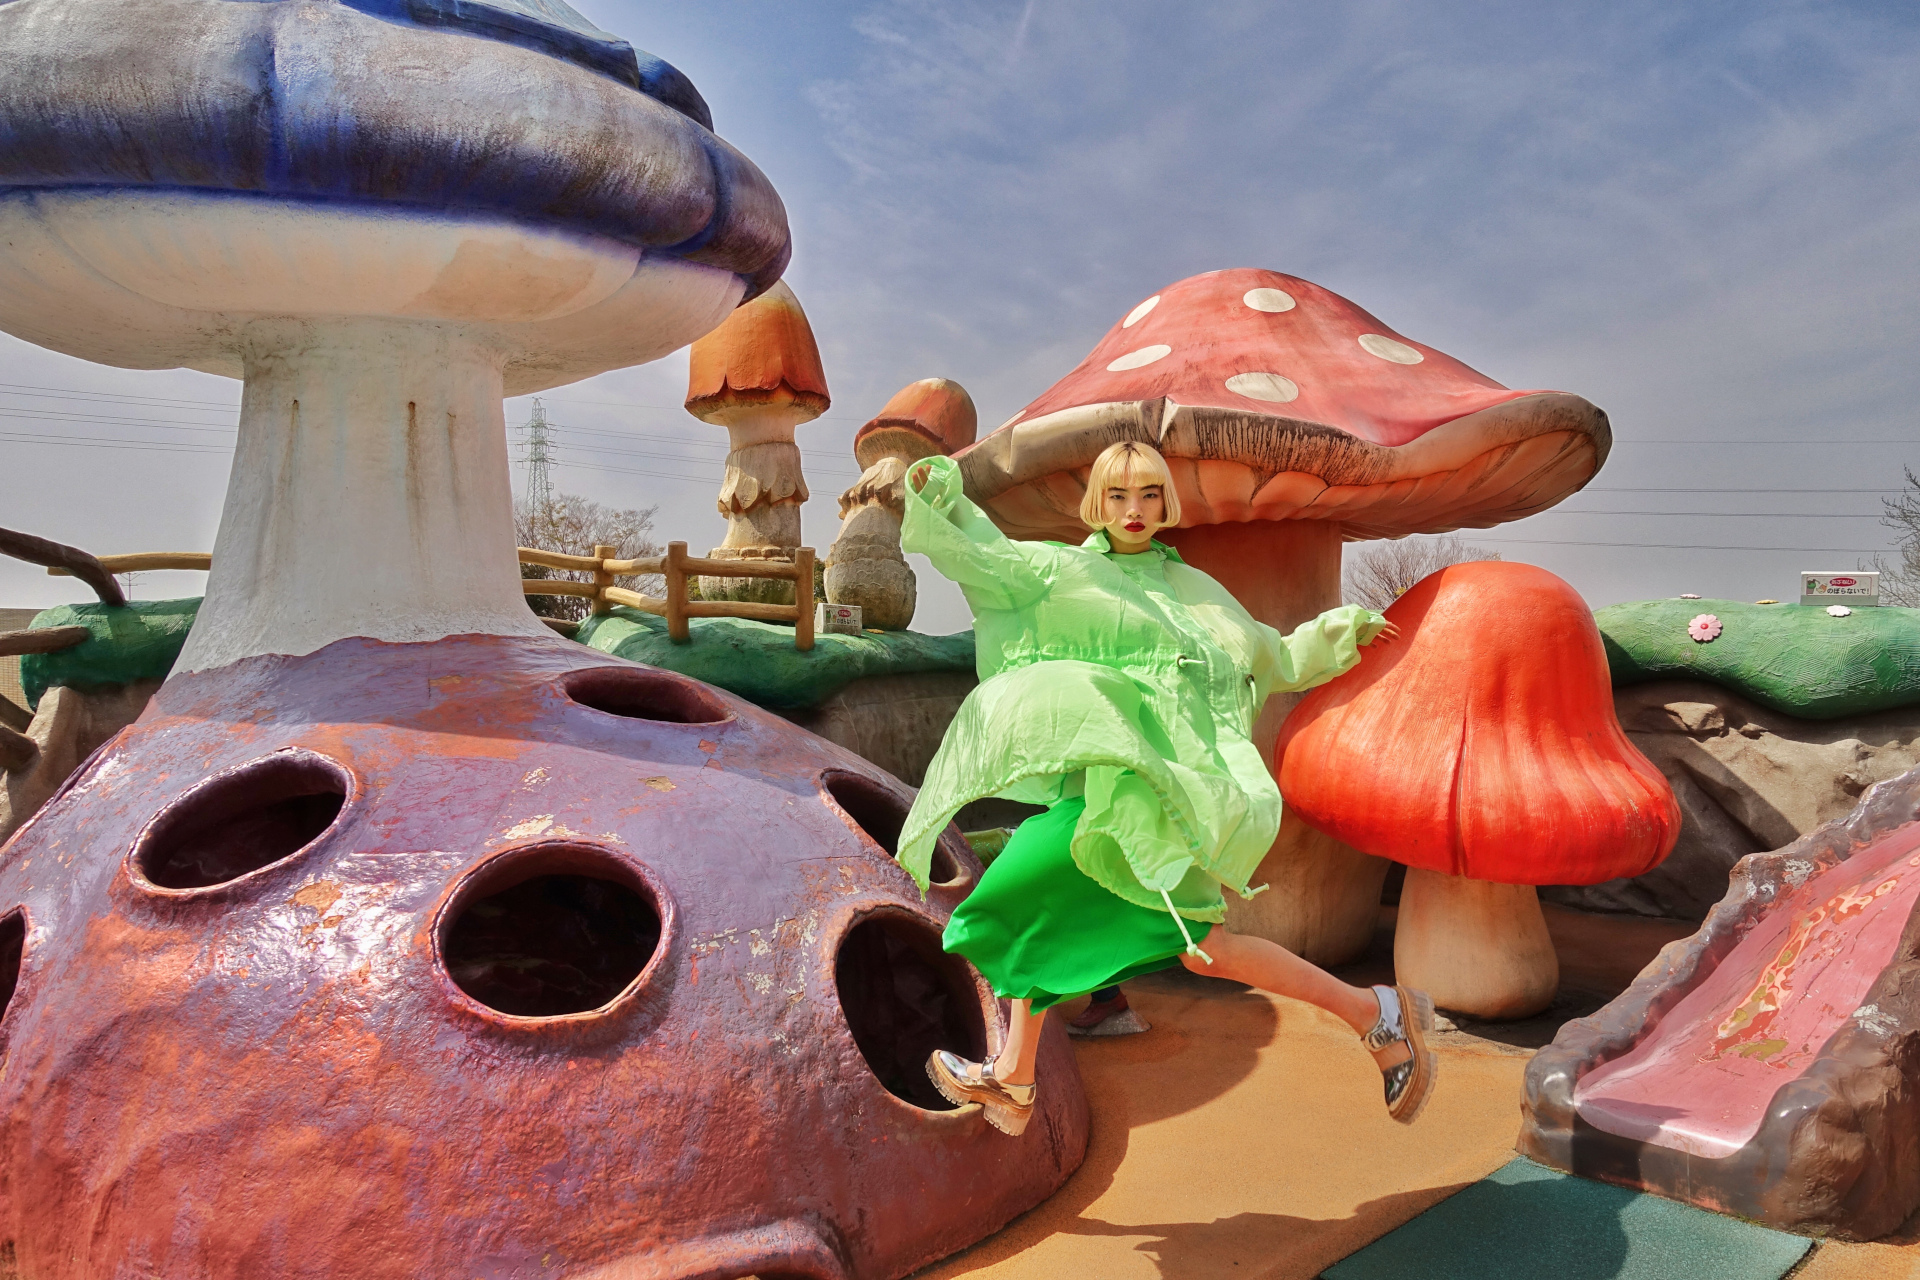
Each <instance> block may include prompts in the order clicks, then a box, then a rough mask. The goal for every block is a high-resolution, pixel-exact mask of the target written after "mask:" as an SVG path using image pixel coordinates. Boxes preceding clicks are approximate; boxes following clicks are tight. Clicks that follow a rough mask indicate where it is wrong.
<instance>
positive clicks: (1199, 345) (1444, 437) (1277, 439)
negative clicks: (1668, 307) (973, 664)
mask: <svg viewBox="0 0 1920 1280" xmlns="http://www.w3.org/2000/svg"><path fill="white" fill-rule="evenodd" d="M1116 440H1143V441H1147V442H1150V443H1152V444H1153V445H1154V446H1155V447H1156V448H1158V449H1159V450H1160V451H1161V452H1162V453H1163V454H1165V455H1166V458H1167V461H1168V463H1169V465H1170V466H1171V467H1172V469H1173V473H1174V477H1175V483H1176V484H1177V485H1178V486H1179V492H1180V504H1181V509H1182V514H1183V520H1182V524H1181V527H1179V528H1177V529H1169V530H1168V531H1167V532H1166V533H1165V534H1164V535H1162V536H1163V537H1164V538H1165V539H1166V540H1167V541H1168V542H1170V543H1172V544H1173V545H1175V546H1176V547H1178V548H1179V549H1180V552H1181V554H1182V555H1183V556H1184V557H1185V558H1186V559H1187V561H1188V562H1189V563H1191V564H1193V565H1195V566H1196V567H1198V568H1201V569H1204V570H1206V571H1207V572H1208V573H1210V574H1212V575H1213V576H1214V577H1216V578H1218V579H1219V580H1220V581H1221V582H1222V583H1223V584H1224V585H1225V586H1226V587H1227V588H1228V589H1229V590H1230V591H1232V592H1233V593H1234V595H1235V596H1236V597H1237V598H1238V599H1239V600H1240V602H1241V603H1242V604H1244V605H1246V606H1247V608H1248V609H1249V610H1250V611H1251V612H1252V613H1253V614H1254V616H1255V617H1257V618H1260V619H1261V620H1262V621H1264V622H1267V623H1270V624H1272V625H1273V626H1276V627H1278V628H1280V629H1281V630H1283V631H1286V630H1290V629H1292V628H1293V627H1295V626H1297V625H1299V623H1301V622H1303V621H1305V620H1306V619H1308V618H1310V617H1313V616H1314V615H1316V614H1318V613H1320V612H1321V611H1323V610H1325V609H1328V608H1331V607H1332V606H1334V605H1336V604H1338V603H1339V602H1340V554H1341V545H1342V543H1344V542H1348V541H1355V540H1360V539H1368V538H1394V537H1401V536H1404V535H1406V534H1410V533H1442V532H1447V531H1450V530H1454V529H1459V528H1488V527H1491V526H1493V525H1497V524H1500V523H1503V522H1504V521H1508V520H1517V519H1519V518H1520V517H1522V516H1528V515H1532V514H1534V513H1535V512H1538V511H1541V510H1544V509H1546V508H1547V507H1550V506H1552V505H1553V504H1554V503H1556V502H1558V501H1560V500H1561V499H1562V498H1564V497H1566V496H1567V495H1568V494H1570V493H1572V492H1574V491H1575V490H1577V489H1579V488H1580V487H1581V486H1582V485H1583V484H1585V483H1586V482H1587V481H1588V480H1589V479H1591V478H1592V476H1593V474H1594V473H1595V472H1596V471H1597V470H1599V468H1600V465H1601V463H1603V462H1604V461H1605V460H1606V456H1607V451H1608V448H1609V447H1610V445H1611V442H1612V434H1611V432H1610V430H1609V428H1608V425H1607V417H1606V415H1605V414H1604V413H1602V412H1601V411H1600V410H1599V409H1597V408H1596V407H1594V406H1593V405H1592V404H1590V403H1588V402H1587V401H1586V400H1584V399H1582V398H1580V397H1579V396H1576V395H1568V394H1564V393H1561V392H1553V391H1515V390H1510V389H1508V388H1506V387H1503V386H1501V385H1500V384H1499V383H1497V382H1494V381H1493V380H1492V379H1490V378H1488V377H1486V376H1484V375H1482V374H1480V373H1477V372H1475V371H1474V370H1472V369H1470V368H1468V367H1467V366H1466V365H1464V364H1462V363H1460V362H1459V361H1458V360H1455V359H1453V358H1452V357H1450V356H1448V355H1445V354H1444V353H1442V352H1440V351H1437V350H1435V349H1433V348H1432V347H1428V346H1424V345H1422V344H1420V343H1418V342H1415V341H1413V340H1412V339H1410V338H1407V337H1404V336H1402V335H1400V334H1397V333H1395V332H1394V331H1393V330H1392V329H1390V328H1388V327H1387V326H1386V325H1384V324H1382V323H1381V322H1380V321H1379V320H1377V319H1375V318H1374V317H1373V316H1371V315H1369V314H1368V313H1367V312H1365V311H1363V310H1361V309H1360V308H1359V307H1357V306H1355V305H1354V304H1353V303H1351V302H1349V301H1348V300H1347V299H1345V298H1342V297H1340V296H1339V295H1338V294H1335V293H1332V292H1330V291H1328V290H1326V289H1323V288H1321V287H1320V286H1318V285H1315V284H1312V283H1309V282H1308V281H1305V280H1301V279H1299V278H1298V277H1295V276H1288V275H1282V274H1280V273H1279V272H1274V271H1260V270H1252V269H1236V270H1230V271H1215V272H1210V273H1209V274H1207V275H1202V276H1194V277H1192V278H1191V279H1187V280H1182V281H1180V282H1178V283H1177V284H1172V285H1169V286H1167V287H1166V288H1165V289H1162V290H1161V291H1160V292H1159V293H1156V294H1154V295H1153V296H1152V297H1150V298H1147V299H1145V300H1144V301H1142V302H1141V303H1140V304H1139V305H1138V306H1136V307H1134V308H1133V309H1132V310H1131V311H1129V312H1128V313H1127V315H1126V316H1125V317H1124V318H1122V319H1121V320H1120V322H1119V323H1117V324H1115V325H1114V327H1113V328H1112V329H1111V330H1109V331H1108V332H1107V335H1106V337H1104V338H1102V339H1101V340H1100V343H1099V344H1098V345H1097V346H1095V347H1094V349H1093V352H1092V353H1091V354H1090V355H1088V357H1087V358H1086V359H1085V360H1083V361H1082V362H1081V363H1080V365H1079V367H1078V368H1076V369H1074V370H1073V372H1071V373H1069V374H1068V375H1067V376H1066V377H1065V378H1062V379H1061V380H1060V381H1059V382H1058V383H1057V384H1055V385H1054V386H1053V387H1052V388H1051V389H1050V390H1048V391H1047V392H1046V393H1045V394H1044V395H1042V396H1041V397H1040V398H1039V399H1037V400H1035V401H1034V402H1033V403H1032V404H1030V405H1028V406H1027V407H1026V408H1025V409H1023V410H1021V411H1020V412H1019V413H1018V414H1015V415H1014V417H1013V418H1012V419H1011V420H1010V421H1009V422H1008V423H1007V424H1006V425H1004V426H1002V427H1001V428H1000V429H999V430H997V431H994V432H993V433H992V434H990V435H988V436H987V437H986V438H985V439H983V440H981V441H980V442H979V443H978V444H976V445H975V446H973V448H971V449H969V450H967V451H966V452H965V453H963V454H961V455H959V460H960V464H961V471H962V475H963V476H964V477H965V482H966V489H967V493H968V496H970V497H972V498H973V499H974V501H976V502H978V503H980V505H981V506H983V507H984V508H985V509H986V510H987V511H988V512H989V513H990V514H991V516H992V517H993V519H994V521H995V522H996V523H997V524H998V525H999V526H1000V527H1001V528H1002V529H1004V530H1005V531H1006V532H1007V533H1008V534H1010V535H1011V536H1013V537H1017V538H1058V539H1070V540H1072V541H1074V542H1078V541H1080V540H1081V539H1082V538H1083V537H1085V528H1084V527H1083V526H1082V525H1081V524H1080V522H1079V518H1078V515H1077V512H1078V510H1079V504H1080V495H1081V493H1082V491H1083V489H1084V486H1085V483H1086V476H1087V471H1088V468H1089V467H1090V466H1091V464H1092V462H1093V459H1094V458H1095V457H1096V456H1097V455H1098V454H1099V453H1100V451H1101V450H1102V449H1103V448H1105V447H1106V446H1107V445H1108V444H1111V443H1112V442H1114V441H1116ZM1295 701H1296V699H1294V698H1292V697H1276V698H1273V699H1271V700H1270V701H1269V703H1268V705H1267V708H1266V710H1265V711H1264V712H1263V713H1262V716H1261V720H1260V723H1259V725H1258V726H1256V729H1255V735H1254V740H1255V741H1256V742H1260V743H1267V744H1270V743H1272V741H1273V740H1274V737H1275V735H1276V734H1277V733H1278V731H1279V727H1280V724H1281V721H1282V720H1283V719H1284V718H1285V716H1286V713H1287V711H1288V710H1289V709H1290V708H1291V707H1292V705H1293V703H1294V702H1295ZM1386 871H1387V864H1386V863H1385V862H1384V861H1381V860H1378V859H1374V858H1369V857H1366V856H1364V855H1361V854H1359V853H1356V852H1354V851H1353V850H1351V849H1348V848H1346V847H1345V846H1343V845H1341V844H1340V843H1339V842H1337V841H1335V840H1332V839H1331V838H1330V837H1326V836H1323V835H1321V834H1319V833H1317V832H1314V831H1312V830H1311V829H1310V828H1307V827H1306V826H1304V825H1303V824H1301V823H1298V822H1296V821H1291V820H1289V821H1288V822H1287V823H1286V825H1284V826H1283V827H1282V829H1281V834H1280V837H1279V839H1278V840H1277V841H1276V843H1275V845H1274V849H1273V852H1272V853H1271V854H1270V855H1269V857H1268V859H1267V861H1266V863H1265V864H1264V865H1263V866H1262V868H1261V870H1260V872H1259V873H1258V874H1256V875H1255V877H1254V882H1255V883H1261V882H1263V881H1264V882H1266V883H1269V884H1271V885H1272V886H1273V887H1274V889H1275V892H1273V893H1265V894H1261V895H1260V896H1259V897H1257V898H1254V899H1251V900H1249V901H1247V902H1244V903H1236V904H1233V906H1232V907H1230V909H1229V914H1228V922H1229V923H1230V924H1231V925H1232V926H1233V927H1234V928H1235V929H1238V930H1241V931H1243V932H1249V933H1255V934H1259V935H1261V936H1264V937H1268V938H1271V939H1273V940H1275V941H1277V942H1280V943H1282V944H1283V945H1285V946H1288V947H1290V948H1292V949H1294V950H1296V951H1298V952H1301V953H1302V954H1304V955H1307V956H1309V957H1311V958H1313V959H1316V960H1319V961H1321V962H1335V961H1339V960H1342V959H1346V958H1350V957H1351V956H1353V955H1355V954H1357V953H1358V952H1359V951H1360V950H1361V949H1362V948H1364V947H1365V945H1366V942H1367V939H1368V937H1369V936H1370V935H1371V933H1372V929H1373V921H1374V913H1375V907H1376V905H1377V903H1378V901H1379V892H1380V886H1381V882H1382V881H1383V879H1384V878H1385V875H1386Z"/></svg>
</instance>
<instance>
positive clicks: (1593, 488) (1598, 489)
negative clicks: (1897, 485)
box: [1579, 485, 1893, 493]
mask: <svg viewBox="0 0 1920 1280" xmlns="http://www.w3.org/2000/svg"><path fill="white" fill-rule="evenodd" d="M1579 492H1581V493H1892V492H1893V490H1892V489H1887V488H1880V489H1629V488H1619V487H1616V486H1613V485H1590V486H1588V487H1587V488H1585V489H1581V490H1580V491H1579Z"/></svg>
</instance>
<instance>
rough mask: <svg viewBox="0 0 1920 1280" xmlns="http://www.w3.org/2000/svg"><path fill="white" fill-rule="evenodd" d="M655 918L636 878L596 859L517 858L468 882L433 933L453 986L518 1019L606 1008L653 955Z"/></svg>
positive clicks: (605, 856) (533, 853) (595, 853)
mask: <svg viewBox="0 0 1920 1280" xmlns="http://www.w3.org/2000/svg"><path fill="white" fill-rule="evenodd" d="M660 933H661V924H660V911H659V909H658V908H657V907H656V906H655V904H654V901H653V895H652V893H651V891H650V890H649V889H648V888H647V885H646V884H645V882H644V881H642V880H641V879H640V877H639V876H638V875H637V874H636V873H635V872H634V870H633V869H632V868H631V867H629V866H628V865H626V864H625V863H624V862H622V861H621V860H620V859H619V858H618V857H617V856H616V855H614V854H612V853H610V852H607V851H604V850H598V849H591V848H579V847H572V846H565V847H549V848H540V847H535V848H534V849H532V850H518V851H516V852H515V854H513V855H510V856H509V857H508V858H506V859H503V860H501V861H500V862H498V863H496V864H495V865H493V866H492V867H489V868H484V869H482V870H481V871H480V872H478V873H477V874H476V875H475V876H474V877H473V878H472V880H471V881H469V883H468V885H467V886H466V888H465V890H464V891H463V892H462V893H461V894H460V895H459V897H458V899H457V900H456V901H455V903H454V906H453V909H452V910H451V911H449V912H448V914H447V917H446V923H445V924H444V925H443V926H442V928H441V931H440V960H441V963H442V964H443V965H445V966H446V970H447V976H449V977H450V978H452V979H453V981H454V985H456V986H458V987H459V988H460V989H461V990H462V991H464V992H466V993H467V994H468V995H469V996H471V997H472V998H473V999H475V1000H477V1001H479V1002H480V1003H481V1004H483V1005H485V1006H487V1007H488V1008H489V1009H494V1010H497V1011H498V1012H500V1013H504V1014H508V1015H510V1016H512V1017H516V1018H558V1017H564V1016H566V1015H568V1014H575V1013H589V1012H592V1011H593V1010H595V1009H600V1008H604V1007H605V1006H606V1005H609V1004H612V1003H613V1001H614V1000H615V999H616V998H618V997H619V995H620V993H621V992H623V991H625V990H626V989H627V988H628V987H630V986H632V985H633V981H634V979H636V978H638V977H639V976H640V973H641V971H642V970H644V969H645V968H646V967H647V962H648V961H649V960H651V959H652V958H653V954H654V952H655V951H657V950H659V947H660Z"/></svg>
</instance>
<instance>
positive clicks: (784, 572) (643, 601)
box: [520, 542, 814, 650]
mask: <svg viewBox="0 0 1920 1280" xmlns="http://www.w3.org/2000/svg"><path fill="white" fill-rule="evenodd" d="M617 550H618V548H616V547H608V546H598V547H595V548H594V549H593V554H592V555H590V556H570V555H563V554H561V553H560V552H557V551H536V550H534V549H533V548H532V547H521V548H520V563H521V564H537V565H543V566H545V567H546V568H549V569H568V570H573V571H576V572H580V573H591V574H592V575H593V581H592V582H556V581H555V580H553V579H552V578H522V579H521V580H520V589H521V590H522V591H524V592H525V593H526V594H528V595H530V596H584V597H586V598H587V599H588V600H591V601H592V602H593V611H594V612H595V613H606V612H608V611H609V610H611V609H612V608H613V606H615V605H617V604H623V605H626V606H627V607H628V608H629V609H639V610H641V611H642V612H644V613H652V614H657V615H659V616H660V617H663V618H665V619H666V620H667V635H668V637H669V638H670V639H672V640H674V641H675V642H676V643H680V644H684V643H686V641H687V640H688V639H689V635H688V632H687V619H689V618H752V619H754V620H755V621H757V622H790V623H792V624H793V647H794V648H796V649H802V650H805V649H811V648H813V605H814V599H813V548H812V547H799V548H796V549H795V550H794V553H793V560H792V562H791V563H784V562H781V561H778V560H709V559H706V558H705V557H702V556H690V555H688V554H687V544H686V543H684V542H669V543H668V544H667V554H665V555H663V556H646V557H643V558H641V559H638V560H616V559H614V558H613V556H614V553H615V552H616V551H617ZM636 573H657V574H660V575H661V576H662V577H664V578H665V579H666V580H667V594H666V595H665V596H664V597H661V596H649V595H642V594H641V593H640V592H638V591H628V590H627V589H626V588H625V587H616V586H614V585H613V580H614V579H615V578H617V577H625V576H627V575H628V574H636ZM689 577H707V578H773V579H785V580H790V581H791V582H792V583H793V603H792V604H761V603H759V602H757V601H752V600H689V599H687V579H688V578H689Z"/></svg>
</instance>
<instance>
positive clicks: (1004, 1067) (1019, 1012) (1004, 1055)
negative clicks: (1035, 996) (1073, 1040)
mask: <svg viewBox="0 0 1920 1280" xmlns="http://www.w3.org/2000/svg"><path fill="white" fill-rule="evenodd" d="M1046 1020H1047V1015H1046V1013H1045V1011H1044V1010H1043V1011H1042V1012H1040V1013H1035V1012H1034V1011H1033V1001H1031V1000H1015V1001H1014V1002H1013V1012H1012V1013H1011V1014H1010V1015H1009V1016H1008V1018H1007V1043H1006V1044H1005V1045H1004V1046H1003V1047H1002V1048H1001V1050H1000V1055H999V1057H997V1058H995V1059H994V1063H993V1078H994V1079H996V1080H999V1081H1001V1082H1002V1083H1004V1084H1032V1083H1033V1059H1034V1056H1035V1055H1036V1054H1038V1053H1039V1052H1040V1027H1041V1025H1042V1024H1043V1023H1045V1022H1046Z"/></svg>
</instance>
